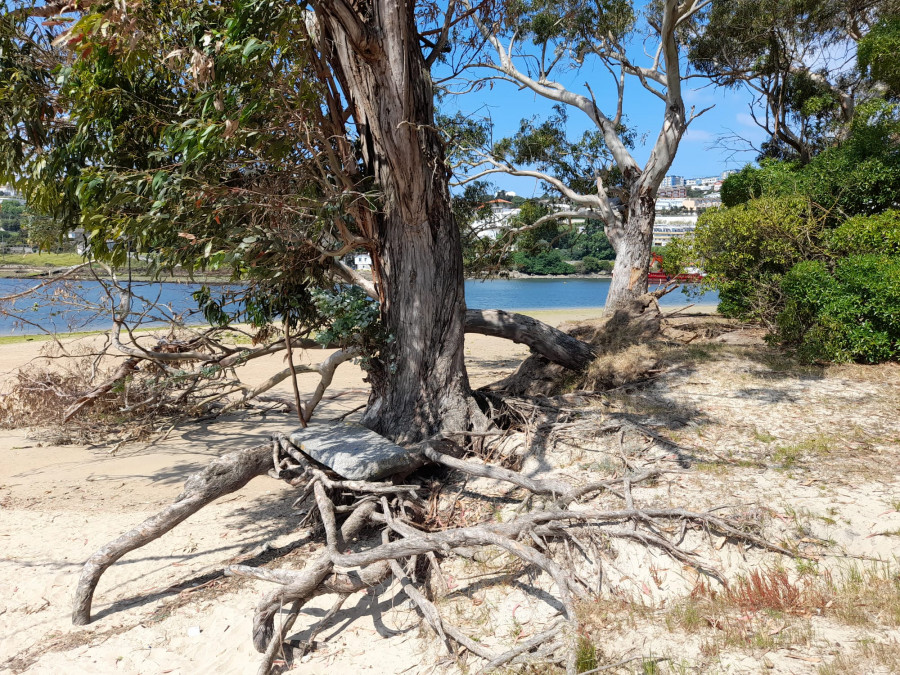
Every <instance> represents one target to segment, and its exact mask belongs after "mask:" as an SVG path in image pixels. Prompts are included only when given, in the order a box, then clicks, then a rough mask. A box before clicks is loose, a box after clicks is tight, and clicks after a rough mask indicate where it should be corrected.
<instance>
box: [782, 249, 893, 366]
mask: <svg viewBox="0 0 900 675" xmlns="http://www.w3.org/2000/svg"><path fill="white" fill-rule="evenodd" d="M781 286H782V291H783V293H784V308H783V310H782V311H781V312H780V313H779V315H778V318H777V327H778V329H777V334H776V336H777V338H778V339H779V340H780V341H781V342H782V343H785V344H792V345H795V346H796V347H797V350H798V353H799V355H800V356H801V358H803V359H804V360H806V361H816V360H827V361H837V362H847V361H864V362H869V363H878V362H880V361H886V360H890V359H896V358H898V357H900V258H898V257H892V256H887V255H854V256H850V257H847V258H843V259H840V260H839V261H838V262H837V264H836V265H835V266H834V270H833V271H829V269H828V266H827V265H826V263H825V262H823V261H818V260H807V261H804V262H801V263H798V264H797V265H795V266H794V267H793V268H792V269H791V270H790V271H788V273H787V274H786V275H785V276H784V279H783V281H782V284H781Z"/></svg>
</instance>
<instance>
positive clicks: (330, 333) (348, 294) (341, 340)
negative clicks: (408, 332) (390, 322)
mask: <svg viewBox="0 0 900 675" xmlns="http://www.w3.org/2000/svg"><path fill="white" fill-rule="evenodd" d="M313 299H314V302H315V305H316V310H317V313H318V316H319V317H321V318H322V321H323V323H324V327H323V328H322V329H321V330H320V331H319V332H318V334H317V335H316V341H317V342H318V343H320V344H321V345H322V346H325V345H329V344H339V345H340V346H341V347H342V348H344V347H348V346H351V345H355V346H361V347H363V348H364V349H365V351H366V353H367V354H369V355H373V354H374V353H375V352H376V351H377V349H378V347H379V346H380V345H383V344H386V343H389V342H390V338H389V336H386V335H384V332H383V326H382V324H381V318H380V317H381V315H380V312H379V309H378V303H377V302H375V301H374V300H372V299H371V298H369V297H368V296H367V295H366V294H365V292H364V291H363V290H362V289H361V288H358V287H356V286H347V287H345V288H339V289H320V290H317V291H315V292H314V293H313Z"/></svg>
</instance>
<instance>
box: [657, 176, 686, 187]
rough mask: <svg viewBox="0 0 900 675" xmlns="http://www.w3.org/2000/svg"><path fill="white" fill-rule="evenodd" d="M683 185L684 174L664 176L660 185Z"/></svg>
mask: <svg viewBox="0 0 900 675" xmlns="http://www.w3.org/2000/svg"><path fill="white" fill-rule="evenodd" d="M681 185H685V182H684V176H666V177H665V178H663V182H662V185H661V186H660V187H679V186H681Z"/></svg>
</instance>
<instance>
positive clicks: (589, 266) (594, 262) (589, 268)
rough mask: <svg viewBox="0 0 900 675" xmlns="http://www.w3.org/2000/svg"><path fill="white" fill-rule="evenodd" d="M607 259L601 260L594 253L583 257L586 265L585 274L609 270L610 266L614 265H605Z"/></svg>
mask: <svg viewBox="0 0 900 675" xmlns="http://www.w3.org/2000/svg"><path fill="white" fill-rule="evenodd" d="M606 262H607V261H606V260H599V259H598V258H595V257H594V256H592V255H586V256H585V257H584V258H582V259H581V263H582V265H584V267H583V269H584V273H585V274H599V273H600V272H608V271H609V269H608V268H610V269H611V268H612V265H604V264H603V263H606Z"/></svg>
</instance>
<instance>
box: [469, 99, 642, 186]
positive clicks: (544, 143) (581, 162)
mask: <svg viewBox="0 0 900 675" xmlns="http://www.w3.org/2000/svg"><path fill="white" fill-rule="evenodd" d="M553 110H554V112H553V114H551V115H550V116H549V117H547V118H546V119H538V118H528V119H523V120H521V122H520V123H519V129H518V131H517V132H516V133H515V134H514V135H513V136H510V137H507V138H503V139H501V140H500V141H498V142H496V143H495V144H494V145H493V147H492V148H491V152H492V154H493V155H494V157H496V158H497V159H500V160H503V161H506V162H509V163H511V164H514V165H518V166H533V167H535V168H536V169H538V170H539V171H541V172H543V173H546V174H548V175H550V176H553V177H554V178H557V179H559V180H561V181H562V182H563V183H565V184H566V185H567V186H568V187H569V188H570V189H572V190H574V191H576V192H582V193H584V192H592V191H594V190H596V180H597V179H596V176H597V175H600V176H601V177H602V178H603V182H604V184H605V185H606V186H607V187H609V186H615V185H619V184H621V182H622V177H621V175H620V173H619V171H618V169H615V168H610V164H611V159H612V156H611V154H610V152H609V149H608V148H607V147H606V143H605V141H604V140H603V135H602V134H601V133H600V132H599V131H596V130H595V131H586V132H584V133H583V134H582V135H581V137H580V138H578V139H576V140H570V139H569V137H568V136H567V134H566V130H567V127H568V126H569V120H568V114H567V111H566V107H565V106H564V105H556V106H554V108H553ZM618 131H619V136H620V137H621V138H622V140H623V142H624V143H625V145H626V147H634V141H635V134H634V132H633V131H632V130H630V129H628V128H627V127H626V126H624V125H621V126H620V128H619V129H618ZM471 135H474V134H470V136H471Z"/></svg>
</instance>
